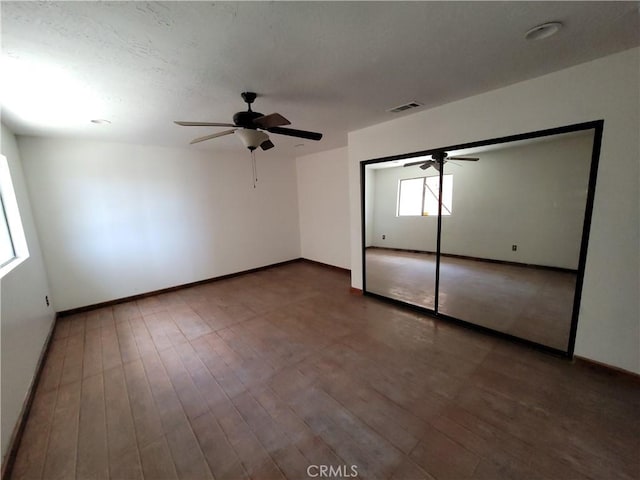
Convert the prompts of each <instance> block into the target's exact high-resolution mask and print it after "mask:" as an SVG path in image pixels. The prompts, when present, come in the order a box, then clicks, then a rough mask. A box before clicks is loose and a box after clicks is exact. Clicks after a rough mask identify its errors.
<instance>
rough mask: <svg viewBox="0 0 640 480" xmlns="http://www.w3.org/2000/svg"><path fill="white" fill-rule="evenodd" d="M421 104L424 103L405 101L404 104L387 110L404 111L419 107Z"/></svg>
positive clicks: (393, 111)
mask: <svg viewBox="0 0 640 480" xmlns="http://www.w3.org/2000/svg"><path fill="white" fill-rule="evenodd" d="M421 106H422V104H421V103H419V102H409V103H405V104H404V105H399V106H397V107H394V108H390V109H389V110H387V112H391V113H398V112H404V111H405V110H409V109H411V108H418V107H421Z"/></svg>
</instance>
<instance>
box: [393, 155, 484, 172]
mask: <svg viewBox="0 0 640 480" xmlns="http://www.w3.org/2000/svg"><path fill="white" fill-rule="evenodd" d="M445 159H446V160H445ZM450 160H460V161H463V162H477V161H478V160H480V159H479V158H478V157H450V156H449V155H448V154H447V152H444V151H442V152H436V153H434V154H433V155H431V160H426V161H425V160H420V161H419V162H410V163H405V164H404V165H403V166H405V167H413V166H414V165H420V168H421V169H422V170H426V169H427V168H429V167H433V168H435V169H436V170H437V171H440V165H444V164H445V163H447V162H448V161H450Z"/></svg>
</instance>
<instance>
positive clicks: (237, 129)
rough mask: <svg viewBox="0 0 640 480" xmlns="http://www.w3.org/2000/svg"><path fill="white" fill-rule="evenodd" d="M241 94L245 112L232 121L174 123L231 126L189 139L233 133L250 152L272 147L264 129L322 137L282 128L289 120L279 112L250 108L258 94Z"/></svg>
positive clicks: (195, 125) (288, 123) (192, 141)
mask: <svg viewBox="0 0 640 480" xmlns="http://www.w3.org/2000/svg"><path fill="white" fill-rule="evenodd" d="M241 95H242V99H243V100H244V101H245V102H246V103H247V107H248V108H247V111H246V112H237V113H236V114H235V115H234V116H233V123H217V122H182V121H176V122H175V123H176V124H178V125H182V126H185V127H232V128H230V129H229V130H224V131H222V132H218V133H212V134H211V135H205V136H204V137H198V138H195V139H193V140H191V144H194V143H198V142H204V141H205V140H211V139H213V138H218V137H223V136H225V135H231V134H235V135H237V136H238V137H239V138H240V140H241V141H242V143H243V145H244V146H245V147H247V148H248V149H249V150H251V151H252V152H253V151H254V150H255V149H256V148H258V147H260V148H262V150H269V149H270V148H273V147H274V145H273V142H271V140H270V139H269V135H267V134H266V133H265V132H264V130H266V131H267V132H269V133H276V134H278V135H288V136H290V137H298V138H304V139H306V140H320V139H321V138H322V134H321V133H316V132H308V131H306V130H296V129H294V128H283V127H282V126H283V125H290V124H291V122H290V121H289V120H287V119H286V118H284V117H283V116H282V115H280V114H279V113H272V114H270V115H263V114H262V113H259V112H254V111H253V110H251V104H252V103H253V102H254V100H255V99H256V97H257V96H258V95H257V94H256V93H254V92H243V93H242V94H241Z"/></svg>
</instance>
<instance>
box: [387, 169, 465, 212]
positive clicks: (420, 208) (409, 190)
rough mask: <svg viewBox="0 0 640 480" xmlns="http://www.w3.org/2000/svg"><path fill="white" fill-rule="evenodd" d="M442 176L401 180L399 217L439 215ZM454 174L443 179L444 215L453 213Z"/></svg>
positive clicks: (399, 187)
mask: <svg viewBox="0 0 640 480" xmlns="http://www.w3.org/2000/svg"><path fill="white" fill-rule="evenodd" d="M439 187H440V177H437V176H435V177H420V178H407V179H404V180H400V182H399V186H398V210H397V212H398V213H397V216H398V217H408V216H437V215H438V196H439V195H438V194H439V190H440V188H439ZM452 203H453V175H451V174H448V175H444V176H443V179H442V215H451V212H452Z"/></svg>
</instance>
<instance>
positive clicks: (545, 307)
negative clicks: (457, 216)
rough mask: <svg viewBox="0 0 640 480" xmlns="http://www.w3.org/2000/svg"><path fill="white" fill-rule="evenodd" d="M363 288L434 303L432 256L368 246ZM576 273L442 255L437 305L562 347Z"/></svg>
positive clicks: (568, 328)
mask: <svg viewBox="0 0 640 480" xmlns="http://www.w3.org/2000/svg"><path fill="white" fill-rule="evenodd" d="M366 262H367V264H366V266H367V291H369V292H371V293H377V294H379V295H382V296H385V297H389V298H393V299H396V300H401V301H403V302H406V303H409V304H412V305H418V306H421V307H425V308H428V309H431V310H434V309H435V270H436V256H435V255H433V254H429V253H418V252H409V251H399V250H389V249H382V248H375V247H374V248H368V249H367V251H366ZM576 279H577V274H576V273H572V272H563V271H555V270H549V269H541V268H532V267H529V266H526V265H514V264H502V263H494V262H485V261H478V260H473V259H467V258H456V257H447V256H443V257H442V258H441V260H440V289H439V298H438V311H439V312H440V313H442V314H444V315H448V316H450V317H454V318H458V319H460V320H464V321H466V322H469V323H473V324H476V325H480V326H483V327H488V328H491V329H492V330H496V331H499V332H504V333H508V334H510V335H514V336H516V337H519V338H524V339H526V340H531V341H532V342H536V343H539V344H542V345H546V346H548V347H552V348H555V349H557V350H560V351H564V352H566V351H568V345H569V334H570V331H571V319H572V314H573V299H574V294H575V286H576Z"/></svg>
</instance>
